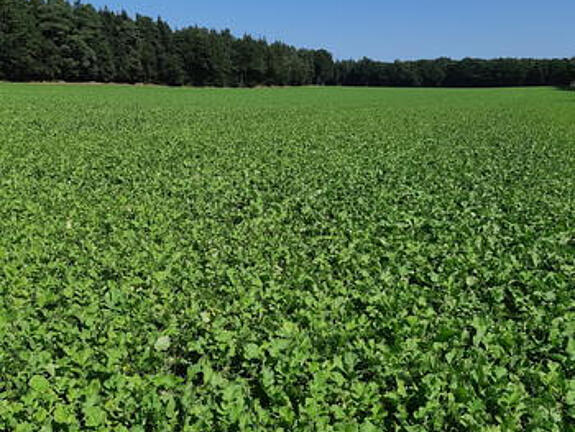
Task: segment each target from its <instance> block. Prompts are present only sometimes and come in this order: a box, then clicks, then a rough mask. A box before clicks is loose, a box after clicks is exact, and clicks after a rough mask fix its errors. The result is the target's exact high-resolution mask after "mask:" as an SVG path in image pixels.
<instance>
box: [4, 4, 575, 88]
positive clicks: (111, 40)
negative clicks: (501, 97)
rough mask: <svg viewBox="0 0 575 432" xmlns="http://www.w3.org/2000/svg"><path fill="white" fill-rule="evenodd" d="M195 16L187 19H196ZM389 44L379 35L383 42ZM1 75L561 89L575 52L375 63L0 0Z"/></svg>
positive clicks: (75, 7) (84, 10) (222, 33)
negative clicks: (565, 55)
mask: <svg viewBox="0 0 575 432" xmlns="http://www.w3.org/2000/svg"><path fill="white" fill-rule="evenodd" d="M192 19H193V17H190V20H192ZM388 43H393V42H392V41H382V44H388ZM0 80H8V81H56V80H61V81H70V82H90V81H97V82H119V83H154V84H167V85H175V86H179V85H189V86H215V87H254V86H260V85H261V86H300V85H345V86H401V87H501V86H545V85H555V86H566V85H569V84H570V83H572V82H574V81H575V57H574V58H570V59H569V58H565V59H515V58H499V59H491V60H484V59H475V58H465V59H462V60H452V59H449V58H439V59H434V60H417V61H399V60H398V61H395V62H381V61H375V60H372V59H368V58H362V59H360V60H337V59H334V57H333V55H332V54H331V53H330V52H328V51H327V50H325V49H303V48H297V47H294V46H291V45H288V44H286V43H283V42H268V41H267V40H265V39H261V38H254V37H252V36H250V35H244V36H243V37H236V36H235V35H233V34H232V32H231V31H230V30H213V29H208V28H203V27H198V26H193V27H186V28H181V29H173V28H171V26H170V25H169V24H168V23H167V22H166V21H164V20H162V19H161V18H156V19H152V18H150V17H146V16H142V15H136V16H135V17H131V16H130V15H129V14H128V13H126V12H125V11H121V12H114V11H110V10H108V9H101V10H98V9H96V8H95V7H94V6H92V5H90V4H86V3H82V2H80V1H75V2H73V3H70V2H68V1H66V0H0Z"/></svg>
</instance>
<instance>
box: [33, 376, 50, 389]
mask: <svg viewBox="0 0 575 432" xmlns="http://www.w3.org/2000/svg"><path fill="white" fill-rule="evenodd" d="M29 384H30V387H31V388H33V389H34V390H36V391H38V392H46V391H49V390H50V382H49V381H48V380H47V379H46V378H45V377H43V376H42V375H34V376H33V377H32V378H30V382H29Z"/></svg>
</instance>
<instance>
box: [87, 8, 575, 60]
mask: <svg viewBox="0 0 575 432" xmlns="http://www.w3.org/2000/svg"><path fill="white" fill-rule="evenodd" d="M84 2H85V3H86V2H87V3H92V4H94V5H95V6H98V7H101V6H104V5H107V6H108V7H109V8H110V9H112V10H120V9H125V10H126V11H127V12H129V13H130V14H135V13H136V12H137V13H140V14H142V15H148V16H152V17H157V16H161V17H162V18H164V19H165V20H166V21H168V22H169V23H170V24H171V25H172V26H174V27H183V26H189V25H196V24H197V25H200V26H205V27H209V28H216V29H224V28H229V29H230V30H231V31H232V32H233V33H234V34H236V35H240V36H241V35H242V34H244V33H250V34H252V35H254V36H261V37H265V38H267V39H268V40H269V41H274V40H281V41H284V42H287V43H289V44H292V45H295V46H298V47H308V48H326V49H328V50H329V51H331V52H332V53H333V54H334V55H335V56H336V57H337V58H340V59H341V58H360V57H362V56H367V57H371V58H373V59H378V60H395V59H415V58H435V57H441V56H448V57H452V58H462V57H466V56H471V57H482V58H492V57H507V56H509V57H573V56H575V0H435V1H434V0H345V1H343V0H331V1H328V0H282V1H266V0H243V1H242V0H210V1H199V0H91V1H90V0H84Z"/></svg>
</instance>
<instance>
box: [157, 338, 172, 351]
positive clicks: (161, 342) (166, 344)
mask: <svg viewBox="0 0 575 432" xmlns="http://www.w3.org/2000/svg"><path fill="white" fill-rule="evenodd" d="M170 344H171V340H170V337H169V336H161V337H159V338H158V340H157V341H156V343H155V344H154V348H155V349H156V351H167V350H168V349H169V348H170Z"/></svg>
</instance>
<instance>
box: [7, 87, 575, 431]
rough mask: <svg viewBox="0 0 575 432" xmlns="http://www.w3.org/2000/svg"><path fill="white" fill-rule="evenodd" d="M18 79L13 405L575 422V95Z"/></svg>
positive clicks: (377, 421)
mask: <svg viewBox="0 0 575 432" xmlns="http://www.w3.org/2000/svg"><path fill="white" fill-rule="evenodd" d="M0 102H1V103H0V430H6V431H12V430H15V431H36V430H42V431H51V430H54V431H85V430H86V431H89V430H99V431H108V430H110V431H112V430H113V431H126V430H133V431H172V430H174V431H258V430H273V431H282V430H283V431H286V432H287V431H361V432H375V431H388V430H389V431H394V430H401V431H410V432H415V431H422V432H423V431H449V430H451V431H479V430H481V431H483V430H489V431H515V430H527V431H572V430H573V428H574V427H575V379H574V375H575V121H574V119H575V94H573V93H569V92H561V91H557V90H553V89H547V88H533V89H520V88H517V89H498V90H490V89H484V90H457V89H453V90H451V89H447V90H446V89H442V90H439V89H437V90H435V89H352V88H300V89H296V88H293V89H254V90H238V89H170V88H161V87H157V88H156V87H128V86H71V85H23V84H18V85H16V84H0Z"/></svg>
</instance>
